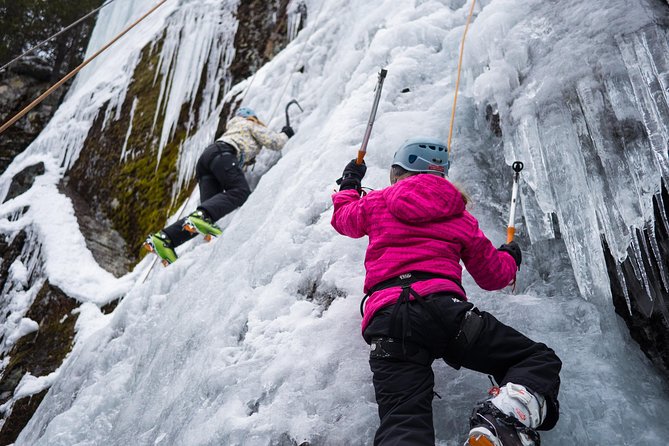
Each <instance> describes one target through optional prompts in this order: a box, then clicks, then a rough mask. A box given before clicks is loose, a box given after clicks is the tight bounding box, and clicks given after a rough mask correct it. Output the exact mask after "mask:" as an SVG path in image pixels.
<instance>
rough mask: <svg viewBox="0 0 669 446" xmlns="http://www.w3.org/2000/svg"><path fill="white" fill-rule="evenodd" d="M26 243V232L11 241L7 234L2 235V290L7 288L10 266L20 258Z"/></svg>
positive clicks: (0, 237)
mask: <svg viewBox="0 0 669 446" xmlns="http://www.w3.org/2000/svg"><path fill="white" fill-rule="evenodd" d="M25 243H26V233H25V232H23V231H21V232H19V233H18V234H17V235H16V236H15V237H14V238H13V240H12V241H11V243H10V242H9V241H8V240H7V236H6V235H0V259H2V261H0V292H3V291H4V290H5V284H6V282H7V275H8V273H9V267H10V266H11V265H12V263H14V261H15V260H16V259H18V258H19V256H20V255H21V252H22V251H23V246H24V245H25Z"/></svg>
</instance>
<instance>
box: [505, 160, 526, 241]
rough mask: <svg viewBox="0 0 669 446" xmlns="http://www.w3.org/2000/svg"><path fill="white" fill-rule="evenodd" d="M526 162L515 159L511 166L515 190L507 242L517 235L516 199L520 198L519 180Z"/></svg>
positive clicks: (507, 230) (507, 229)
mask: <svg viewBox="0 0 669 446" xmlns="http://www.w3.org/2000/svg"><path fill="white" fill-rule="evenodd" d="M523 167H525V166H524V164H523V163H522V161H515V162H514V163H513V164H512V165H511V168H512V169H513V171H514V172H515V173H514V175H513V190H512V192H511V212H510V215H509V225H508V226H507V228H506V242H507V243H511V242H512V241H513V239H514V237H515V235H516V227H515V223H514V221H515V219H516V201H517V200H518V182H519V181H520V171H521V170H523Z"/></svg>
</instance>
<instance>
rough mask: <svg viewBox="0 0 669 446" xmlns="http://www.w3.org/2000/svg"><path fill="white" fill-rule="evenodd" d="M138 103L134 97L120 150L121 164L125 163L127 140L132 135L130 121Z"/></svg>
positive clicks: (133, 116)
mask: <svg viewBox="0 0 669 446" xmlns="http://www.w3.org/2000/svg"><path fill="white" fill-rule="evenodd" d="M138 103H139V99H137V98H136V97H135V99H133V101H132V107H131V108H130V117H129V118H128V131H127V132H126V134H125V141H123V148H122V149H121V159H120V161H121V162H125V160H126V157H127V156H128V152H127V149H128V140H129V139H130V135H131V134H132V121H133V120H134V118H135V110H136V109H137V104H138Z"/></svg>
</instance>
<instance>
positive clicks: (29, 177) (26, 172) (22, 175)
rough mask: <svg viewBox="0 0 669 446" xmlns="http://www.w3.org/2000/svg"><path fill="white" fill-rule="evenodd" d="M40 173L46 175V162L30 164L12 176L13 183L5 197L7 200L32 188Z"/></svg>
mask: <svg viewBox="0 0 669 446" xmlns="http://www.w3.org/2000/svg"><path fill="white" fill-rule="evenodd" d="M39 175H44V163H37V164H34V165H32V166H28V167H26V168H25V169H23V170H22V171H21V172H19V173H18V174H16V175H15V176H14V178H12V183H11V184H10V185H9V191H8V192H7V196H6V197H5V201H7V200H11V199H12V198H15V197H18V196H19V195H21V194H22V193H24V192H26V191H27V190H28V189H30V188H31V187H32V185H33V183H34V182H35V178H36V177H38V176H39Z"/></svg>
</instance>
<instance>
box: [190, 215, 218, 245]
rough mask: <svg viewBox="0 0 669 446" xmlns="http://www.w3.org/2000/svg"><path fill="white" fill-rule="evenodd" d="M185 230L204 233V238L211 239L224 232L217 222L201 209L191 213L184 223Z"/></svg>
mask: <svg viewBox="0 0 669 446" xmlns="http://www.w3.org/2000/svg"><path fill="white" fill-rule="evenodd" d="M183 228H184V230H186V231H188V232H190V233H193V234H197V233H199V234H202V235H204V239H205V240H207V241H209V240H211V238H212V237H218V236H219V235H221V234H222V233H223V231H221V228H219V227H218V226H217V225H216V223H214V222H213V221H211V218H209V216H207V215H206V214H205V213H204V212H203V211H202V210H201V209H198V210H196V211H195V212H193V213H192V214H190V215H189V216H188V217H187V218H186V221H185V222H184V224H183Z"/></svg>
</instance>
